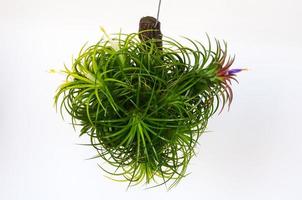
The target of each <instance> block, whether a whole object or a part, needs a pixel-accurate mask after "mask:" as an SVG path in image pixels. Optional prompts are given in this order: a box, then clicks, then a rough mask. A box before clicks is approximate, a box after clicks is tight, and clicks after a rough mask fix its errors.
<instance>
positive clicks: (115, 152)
mask: <svg viewBox="0 0 302 200" xmlns="http://www.w3.org/2000/svg"><path fill="white" fill-rule="evenodd" d="M150 24H151V26H149V25H150ZM159 25H160V24H159V22H158V21H156V20H155V19H154V18H152V17H146V18H142V20H141V25H140V27H141V29H140V32H139V33H131V34H122V33H119V34H113V35H111V36H108V35H107V34H106V33H105V35H106V36H107V38H105V39H104V38H102V39H101V40H100V41H98V42H97V43H96V44H94V45H92V46H89V47H83V48H82V50H81V51H80V53H79V55H78V57H77V58H75V59H74V60H73V63H72V66H71V68H67V67H65V70H64V73H66V82H65V83H63V84H62V85H60V86H59V88H58V90H57V93H56V95H55V104H56V105H57V106H58V107H60V110H61V112H63V110H64V109H65V110H66V111H67V112H68V114H69V115H70V116H71V118H72V123H73V125H74V126H79V127H80V129H81V130H80V136H82V135H88V136H89V137H90V142H91V144H89V145H91V146H93V147H94V148H95V149H96V151H97V156H96V158H102V159H103V160H104V161H106V162H105V163H107V164H109V166H111V167H109V169H108V168H106V167H105V165H104V164H102V165H99V166H100V167H101V168H102V169H103V170H104V171H105V172H107V173H108V174H109V175H110V177H111V178H112V179H115V180H120V181H127V182H129V183H128V184H129V186H132V185H136V184H139V183H146V184H151V185H152V187H153V186H158V185H162V184H166V183H168V184H169V188H171V187H173V186H175V185H176V184H177V183H178V182H179V181H180V180H181V178H183V177H185V175H186V169H187V167H188V164H189V161H190V160H191V158H192V157H193V156H194V150H195V146H196V144H197V141H198V138H199V136H200V135H201V134H202V133H203V132H204V131H205V129H206V127H207V123H208V120H209V118H210V117H211V116H212V115H213V114H214V113H216V112H217V111H221V110H222V109H223V108H224V106H225V105H227V106H230V104H231V102H232V99H233V92H232V89H231V81H232V80H234V81H236V73H238V72H240V71H241V70H243V69H230V66H231V65H232V64H233V61H234V59H233V58H230V57H228V55H227V45H226V43H225V42H223V43H221V42H219V41H218V40H215V42H214V45H213V44H212V42H211V41H210V39H209V37H208V45H207V47H206V46H204V45H203V44H201V43H200V42H198V41H193V40H191V39H189V38H186V39H185V40H186V41H187V43H189V44H190V45H184V44H182V43H180V42H178V41H176V40H174V39H172V38H169V37H165V36H162V34H161V33H160V29H159ZM150 27H155V28H154V29H148V28H150ZM107 167H108V166H107Z"/></svg>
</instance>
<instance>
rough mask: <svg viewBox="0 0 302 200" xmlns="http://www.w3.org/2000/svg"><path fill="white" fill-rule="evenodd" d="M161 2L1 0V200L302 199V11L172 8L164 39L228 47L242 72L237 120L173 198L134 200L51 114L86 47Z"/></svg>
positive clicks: (267, 4) (288, 6)
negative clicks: (66, 73)
mask: <svg viewBox="0 0 302 200" xmlns="http://www.w3.org/2000/svg"><path fill="white" fill-rule="evenodd" d="M156 8H157V0H154V1H147V0H140V1H139V0H127V1H117V0H111V1H103V0H86V1H74V0H73V1H72V0H52V1H43V0H27V1H24V0H10V1H8V0H6V1H5V0H0V88H1V90H0V95H1V96H0V97H1V98H0V199H3V200H17V199H18V200H19V199H20V200H21V199H22V200H23V199H29V200H36V199H37V200H38V199H39V200H40V199H43V200H48V199H52V200H54V199H55V200H60V199H62V200H63V199H64V200H65V199H74V200H76V199H185V198H186V199H193V198H194V199H206V200H214V199H217V200H221V199H232V200H236V199H238V200H239V199H240V200H241V199H245V200H249V199H251V200H255V199H263V200H267V199H274V200H276V199H284V200H285V199H291V200H296V199H297V200H298V199H302V191H301V185H302V183H301V182H302V181H301V180H302V172H301V169H302V145H301V142H302V132H301V119H302V117H301V111H302V108H301V103H300V102H301V97H302V94H301V92H302V79H301V74H302V66H301V54H302V37H301V35H302V28H301V27H302V26H301V19H302V12H301V8H302V3H301V1H299V0H287V1H281V0H245V1H240V0H228V1H227V0H208V1H205V0H202V1H200V0H199V1H197V0H196V1H194V0H186V1H176V0H174V1H172V0H163V3H162V8H161V14H160V21H161V23H162V32H163V33H164V34H165V35H168V36H172V37H176V38H177V37H178V36H181V35H184V36H188V37H191V38H194V39H198V40H201V41H206V40H205V32H207V33H208V34H209V35H210V36H212V37H214V36H215V37H216V38H218V39H225V40H226V41H227V42H228V44H229V48H230V49H229V52H230V53H232V54H236V61H235V64H234V66H235V67H249V69H250V71H248V72H242V73H240V75H239V78H238V80H239V81H240V84H239V85H237V84H234V102H233V104H232V108H231V110H230V112H223V113H222V114H221V115H219V116H217V115H215V116H214V117H213V119H211V121H210V124H209V127H208V130H209V131H211V132H209V133H206V134H204V135H203V136H202V137H201V138H200V145H199V146H198V155H197V157H195V158H194V159H193V160H192V161H191V164H190V166H189V168H188V171H189V172H192V173H191V174H190V175H189V176H188V177H187V178H185V179H183V180H182V182H180V184H179V185H178V186H177V187H176V188H174V189H173V190H172V191H170V192H166V190H165V188H157V189H153V190H144V189H143V188H142V187H136V188H131V189H130V190H129V191H128V192H126V191H125V188H126V185H125V184H121V183H116V182H112V181H110V180H108V179H107V178H105V177H104V176H103V174H104V173H103V172H102V171H101V170H100V169H99V168H98V167H97V162H99V161H98V160H88V161H87V160H85V159H86V158H89V157H91V156H93V155H94V151H93V150H92V149H90V148H88V147H83V146H80V145H77V144H79V143H84V142H85V141H86V139H85V138H78V133H75V132H74V131H73V129H72V126H71V125H70V124H69V123H68V120H66V121H63V120H62V119H61V118H60V115H59V114H58V113H56V112H55V109H54V107H53V95H54V92H55V90H56V88H57V86H58V84H60V83H61V82H62V80H63V77H61V76H60V75H51V74H49V73H48V72H47V71H48V70H49V69H50V68H57V69H59V68H62V67H63V64H64V63H66V64H67V65H68V64H70V61H71V56H72V55H76V54H77V53H78V50H79V49H80V47H81V46H82V45H83V44H84V43H85V42H86V41H89V42H91V43H93V42H95V41H96V40H97V39H98V38H99V37H100V36H101V33H100V31H99V26H100V25H102V26H104V27H105V28H106V29H107V31H108V32H111V33H112V32H118V31H119V30H120V29H122V31H123V32H126V33H127V32H136V31H137V29H138V21H139V19H140V17H142V16H146V15H153V16H154V15H155V14H156Z"/></svg>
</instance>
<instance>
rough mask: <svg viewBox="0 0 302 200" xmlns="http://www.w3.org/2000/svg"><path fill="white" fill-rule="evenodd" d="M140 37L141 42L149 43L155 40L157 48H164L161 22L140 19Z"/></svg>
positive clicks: (152, 18) (151, 19) (151, 18)
mask: <svg viewBox="0 0 302 200" xmlns="http://www.w3.org/2000/svg"><path fill="white" fill-rule="evenodd" d="M142 31H143V32H142ZM138 36H139V39H140V40H141V41H144V42H148V41H149V40H152V39H154V40H155V43H156V46H157V47H159V48H161V47H162V46H163V44H162V34H161V31H160V22H159V21H157V20H156V19H155V18H154V17H151V16H146V17H142V18H141V19H140V21H139V35H138Z"/></svg>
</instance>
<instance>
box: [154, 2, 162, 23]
mask: <svg viewBox="0 0 302 200" xmlns="http://www.w3.org/2000/svg"><path fill="white" fill-rule="evenodd" d="M160 6H161V0H159V2H158V7H157V16H156V23H155V25H154V27H156V26H157V23H158V19H159V12H160Z"/></svg>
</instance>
